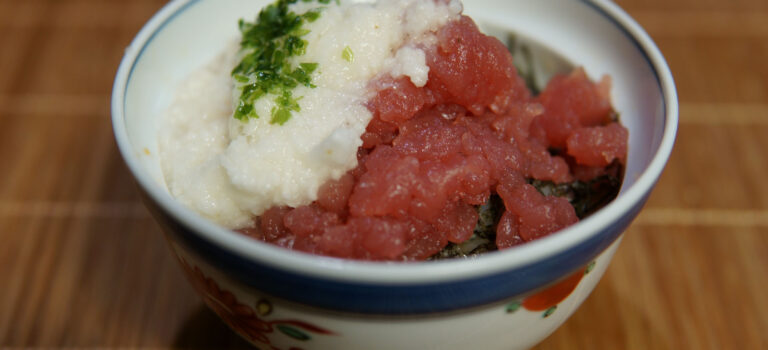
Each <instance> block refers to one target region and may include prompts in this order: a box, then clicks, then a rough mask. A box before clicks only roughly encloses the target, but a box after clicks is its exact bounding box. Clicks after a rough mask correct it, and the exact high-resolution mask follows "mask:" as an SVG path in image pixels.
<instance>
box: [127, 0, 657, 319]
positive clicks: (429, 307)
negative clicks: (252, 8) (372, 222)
mask: <svg viewBox="0 0 768 350" xmlns="http://www.w3.org/2000/svg"><path fill="white" fill-rule="evenodd" d="M198 2H199V0H190V1H189V2H187V3H185V4H184V5H182V6H181V7H179V8H178V9H177V10H176V11H175V12H174V13H172V14H171V15H170V16H169V17H168V18H166V19H165V20H164V21H163V22H162V23H161V24H160V25H159V26H158V28H157V30H155V31H154V32H153V33H152V35H151V36H150V37H149V38H148V40H147V42H146V43H144V44H143V45H142V47H141V49H140V50H139V53H138V55H137V57H136V60H135V61H134V62H133V63H132V65H131V68H130V71H129V73H128V78H127V84H130V81H131V77H132V76H133V72H134V69H135V67H136V64H137V63H138V62H139V60H140V58H141V56H142V55H143V54H144V51H145V50H146V49H147V47H149V45H150V44H151V43H152V41H153V39H154V38H155V37H156V35H157V34H158V33H159V32H160V31H162V29H163V28H164V27H165V26H166V25H168V24H169V23H170V22H172V21H173V20H174V19H175V18H176V17H177V16H178V15H179V14H181V13H183V12H184V11H185V10H187V9H189V8H190V7H191V6H193V5H194V4H196V3H198ZM581 2H582V3H584V4H586V5H587V6H590V7H592V8H593V9H594V10H595V11H596V12H598V13H599V14H601V15H602V16H603V17H605V18H607V19H608V20H610V21H611V23H613V24H614V25H615V26H616V27H617V28H619V29H620V30H621V31H622V32H623V33H624V35H625V36H626V37H627V38H629V39H630V40H631V41H632V42H633V43H634V45H635V46H636V47H637V49H638V51H639V52H640V53H642V55H643V56H644V57H645V59H646V61H647V62H648V66H649V67H650V69H651V70H652V71H653V74H654V76H655V78H656V81H657V83H658V86H659V90H660V91H663V88H662V85H661V78H660V76H659V73H658V71H657V69H656V67H655V66H654V64H653V62H652V61H651V59H650V57H649V55H648V52H647V51H646V50H645V49H644V48H643V46H642V45H641V44H640V42H639V41H638V40H637V39H636V38H635V37H634V36H633V35H632V34H631V33H630V32H629V31H628V30H627V28H625V27H624V26H623V25H621V23H619V22H618V21H617V20H616V19H615V18H613V17H612V16H611V15H610V14H608V13H607V12H606V11H605V9H603V8H602V7H600V6H599V5H597V4H595V3H593V2H591V1H589V0H581ZM126 94H127V89H126ZM125 100H127V99H125V96H124V101H125ZM662 103H663V107H664V109H663V111H665V113H666V104H667V101H666V100H664V95H663V94H662ZM122 108H123V111H125V105H123V106H122ZM664 119H665V122H666V119H667V116H666V114H665V115H664ZM141 190H142V194H143V195H144V197H145V203H146V205H147V206H148V208H149V209H150V211H151V212H152V213H153V215H154V216H155V218H156V219H157V220H158V221H159V223H160V224H161V226H163V228H164V229H165V231H166V233H167V234H169V235H172V236H173V238H175V240H176V241H177V242H179V243H180V244H181V245H182V246H183V247H184V248H185V249H187V250H190V251H192V252H194V253H195V254H196V255H198V256H200V257H201V258H203V259H204V260H205V261H206V262H208V263H209V264H211V265H212V266H214V267H215V268H217V269H218V270H220V271H222V272H223V273H224V274H225V275H227V276H228V277H230V278H232V279H234V280H236V281H238V282H240V283H243V284H244V285H246V286H249V287H252V288H255V289H257V290H259V291H262V292H263V293H265V294H267V295H270V296H278V297H279V298H282V299H284V300H287V301H290V302H295V303H299V304H303V305H308V306H311V307H317V308H322V309H330V310H334V311H338V312H349V313H360V314H371V315H415V314H429V313H437V312H450V311H455V310H460V309H466V308H472V307H479V306H484V305H489V304H493V303H498V302H501V301H504V300H508V299H509V298H511V297H515V296H519V295H521V294H524V293H527V292H530V291H532V290H535V289H537V288H540V287H543V286H545V285H546V284H548V283H551V282H552V281H554V280H557V279H559V278H561V277H563V276H565V275H567V274H568V273H571V272H572V271H573V270H574V269H576V268H578V267H579V266H583V265H586V264H587V263H589V262H590V261H591V260H592V259H594V258H595V257H596V256H597V255H599V254H600V253H601V252H602V251H604V250H605V249H606V248H608V246H610V245H611V244H612V243H613V242H614V241H615V240H616V239H617V238H618V237H619V236H620V235H621V234H622V232H624V230H625V229H626V228H627V226H629V224H630V223H631V222H632V220H634V218H635V217H636V216H637V214H638V213H639V212H640V210H641V209H642V207H643V205H644V203H645V201H646V200H647V195H646V197H644V198H643V200H641V201H639V202H638V203H637V204H636V205H635V206H634V207H633V208H632V209H631V210H630V211H629V212H628V213H626V214H625V215H624V216H622V217H621V218H620V219H619V220H618V221H617V222H614V223H613V224H612V225H611V226H609V227H607V228H606V229H605V230H604V231H602V232H600V233H598V234H596V235H594V236H593V237H592V238H590V239H589V240H587V241H585V242H582V243H581V244H579V245H578V246H575V247H573V248H571V249H569V250H567V251H565V252H562V253H560V254H558V255H555V256H553V257H551V258H548V259H545V260H543V261H539V262H537V263H536V264H533V265H528V266H523V267H520V268H517V269H514V270H511V271H505V272H501V273H496V274H490V275H485V276H477V277H474V278H472V279H466V280H460V281H451V282H444V283H431V284H423V285H418V284H417V285H414V284H408V285H383V284H382V285H376V284H370V283H351V282H340V281H334V280H328V279H320V278H316V277H311V276H306V275H301V274H296V273H292V272H287V271H284V270H280V269H278V268H275V267H273V266H269V265H265V264H260V263H257V262H254V261H252V260H249V259H246V258H243V257H241V256H239V255H237V254H233V253H232V252H229V251H227V250H225V249H223V248H222V247H220V246H218V245H216V244H213V243H211V242H209V241H207V240H206V239H204V238H203V237H202V236H200V235H198V234H196V233H195V232H194V230H192V229H190V228H188V227H186V226H185V225H184V224H183V223H180V222H178V221H177V220H175V219H173V218H172V217H171V216H169V215H168V213H167V212H166V211H164V210H163V209H162V208H160V207H159V206H158V205H157V203H155V202H154V201H152V200H151V199H149V196H148V195H146V193H143V189H141Z"/></svg>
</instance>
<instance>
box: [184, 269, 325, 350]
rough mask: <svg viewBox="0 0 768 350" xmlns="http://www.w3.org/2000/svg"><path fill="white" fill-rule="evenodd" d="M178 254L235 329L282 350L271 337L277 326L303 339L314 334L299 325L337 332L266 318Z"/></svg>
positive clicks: (205, 296) (318, 331)
mask: <svg viewBox="0 0 768 350" xmlns="http://www.w3.org/2000/svg"><path fill="white" fill-rule="evenodd" d="M177 257H178V259H179V262H180V263H181V266H182V267H183V268H184V272H185V274H186V275H187V279H188V280H189V281H190V282H191V283H192V286H193V287H194V288H195V290H197V291H198V292H199V293H200V295H202V296H203V299H204V301H205V303H206V304H207V305H208V306H209V307H210V308H211V309H212V310H213V311H214V312H215V313H216V314H217V315H219V317H221V319H222V320H223V321H224V322H225V323H226V324H228V325H229V326H230V327H231V328H232V329H233V330H235V331H236V332H237V333H239V334H240V335H242V336H243V337H245V338H247V339H249V340H251V341H253V342H258V343H262V344H264V345H269V346H270V349H272V350H280V349H278V348H276V347H274V346H272V345H271V342H270V340H269V338H268V337H267V335H268V334H270V333H273V332H274V331H275V326H276V327H277V328H278V329H279V330H280V332H282V333H283V334H285V335H288V336H290V337H292V338H294V339H298V340H301V341H307V340H309V339H310V337H309V335H307V334H306V333H304V332H302V331H300V330H298V329H303V330H304V331H308V332H312V333H316V334H324V335H335V333H333V332H331V331H329V330H326V329H324V328H321V327H318V326H315V325H312V324H309V323H306V322H303V321H298V320H273V321H265V320H262V319H261V318H259V314H258V313H257V312H256V311H255V310H254V309H253V308H251V307H250V306H248V305H246V304H243V303H241V302H240V301H239V300H237V297H236V296H235V295H234V294H232V293H231V292H229V291H227V290H223V289H221V288H220V287H219V285H218V283H216V281H215V280H214V279H213V278H210V277H207V276H205V275H204V274H203V272H202V271H201V270H200V268H199V267H197V266H191V265H190V264H189V263H187V261H186V260H185V259H184V258H182V257H181V256H178V255H177ZM262 302H265V301H262ZM270 308H271V306H270ZM270 311H271V310H270ZM262 316H263V315H262ZM297 328H298V329H297ZM294 349H297V350H300V349H301V348H298V347H292V348H291V350H294Z"/></svg>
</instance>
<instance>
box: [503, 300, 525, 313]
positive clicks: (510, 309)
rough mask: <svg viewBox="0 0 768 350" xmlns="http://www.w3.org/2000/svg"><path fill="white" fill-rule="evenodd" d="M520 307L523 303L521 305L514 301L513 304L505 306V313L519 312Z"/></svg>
mask: <svg viewBox="0 0 768 350" xmlns="http://www.w3.org/2000/svg"><path fill="white" fill-rule="evenodd" d="M522 305H523V303H521V302H520V301H516V302H514V303H511V304H509V305H507V308H506V311H507V313H508V314H511V313H514V312H515V311H517V310H519V309H520V306H522Z"/></svg>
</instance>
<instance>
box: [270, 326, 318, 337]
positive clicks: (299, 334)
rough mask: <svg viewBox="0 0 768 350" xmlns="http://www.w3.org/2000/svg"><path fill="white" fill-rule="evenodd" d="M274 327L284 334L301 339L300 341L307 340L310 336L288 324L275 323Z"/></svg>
mask: <svg viewBox="0 0 768 350" xmlns="http://www.w3.org/2000/svg"><path fill="white" fill-rule="evenodd" d="M275 327H276V328H277V330H279V331H280V332H281V333H283V334H285V335H287V336H289V337H291V338H293V339H296V340H301V341H307V340H309V339H311V337H310V336H309V335H308V334H306V333H304V332H302V331H300V330H298V329H296V328H293V327H289V326H286V325H282V324H279V325H277V326H275Z"/></svg>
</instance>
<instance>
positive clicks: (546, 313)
mask: <svg viewBox="0 0 768 350" xmlns="http://www.w3.org/2000/svg"><path fill="white" fill-rule="evenodd" d="M555 310H557V305H555V306H553V307H551V308H549V309H547V311H544V314H543V315H541V317H542V318H547V317H549V316H550V315H552V314H553V313H555Z"/></svg>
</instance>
